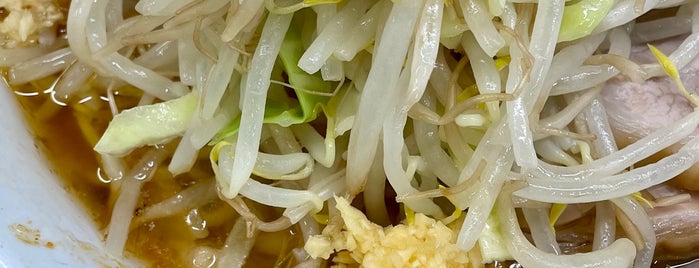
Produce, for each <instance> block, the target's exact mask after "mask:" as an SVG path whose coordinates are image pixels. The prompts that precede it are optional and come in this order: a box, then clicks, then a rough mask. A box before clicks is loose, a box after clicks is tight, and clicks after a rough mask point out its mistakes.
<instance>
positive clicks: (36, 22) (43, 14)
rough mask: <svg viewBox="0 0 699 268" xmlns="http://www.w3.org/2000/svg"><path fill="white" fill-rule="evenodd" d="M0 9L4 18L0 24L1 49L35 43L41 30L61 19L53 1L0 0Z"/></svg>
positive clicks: (59, 11) (57, 7)
mask: <svg viewBox="0 0 699 268" xmlns="http://www.w3.org/2000/svg"><path fill="white" fill-rule="evenodd" d="M0 9H2V11H3V12H2V13H3V14H2V15H3V16H4V17H5V18H4V19H3V20H2V22H0V46H2V47H3V48H13V47H18V46H22V45H25V44H30V43H35V42H36V41H37V38H38V34H39V32H40V31H41V30H44V29H49V28H51V27H54V26H55V25H56V23H57V22H58V21H59V20H62V19H63V14H62V13H61V9H60V7H59V6H58V4H57V3H56V1H54V0H0ZM52 35H53V34H52Z"/></svg>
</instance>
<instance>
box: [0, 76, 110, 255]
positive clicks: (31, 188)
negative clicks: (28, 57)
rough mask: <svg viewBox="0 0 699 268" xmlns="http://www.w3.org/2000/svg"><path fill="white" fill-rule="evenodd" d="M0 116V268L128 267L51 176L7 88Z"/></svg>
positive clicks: (1, 86) (1, 87) (0, 87)
mask: <svg viewBox="0 0 699 268" xmlns="http://www.w3.org/2000/svg"><path fill="white" fill-rule="evenodd" d="M0 115H1V116H0V268H7V267H12V268H20V267H123V266H124V264H123V263H120V262H119V261H117V259H116V258H114V257H112V256H110V255H109V254H107V253H106V251H105V250H104V247H103V246H102V244H103V243H102V239H101V236H102V235H101V233H100V232H99V231H98V230H97V228H96V225H95V223H93V222H92V220H91V219H90V217H89V216H88V215H87V213H86V212H85V211H84V210H83V209H82V208H81V206H80V205H79V204H78V203H77V201H76V200H74V198H73V197H72V196H70V195H69V194H68V193H67V192H66V190H64V188H63V187H62V183H61V182H60V181H59V180H58V179H57V178H56V175H55V174H53V173H52V172H51V171H50V168H49V166H48V163H47V161H46V160H45V158H44V157H43V156H42V153H41V151H40V150H39V149H38V147H37V146H35V143H36V142H38V141H36V140H35V139H34V136H33V135H32V134H31V131H30V130H29V129H28V127H27V124H26V123H25V122H24V116H23V114H22V112H21V111H20V109H19V105H18V104H17V103H16V99H15V96H13V92H12V91H11V90H8V87H7V85H6V84H5V83H4V82H0Z"/></svg>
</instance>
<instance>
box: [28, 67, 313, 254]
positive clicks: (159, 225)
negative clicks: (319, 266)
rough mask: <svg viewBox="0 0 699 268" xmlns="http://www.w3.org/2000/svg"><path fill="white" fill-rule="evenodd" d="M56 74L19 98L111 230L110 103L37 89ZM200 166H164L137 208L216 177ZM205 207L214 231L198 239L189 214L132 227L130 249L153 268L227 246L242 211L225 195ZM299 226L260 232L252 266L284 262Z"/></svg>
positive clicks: (59, 166)
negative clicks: (100, 149) (103, 154)
mask: <svg viewBox="0 0 699 268" xmlns="http://www.w3.org/2000/svg"><path fill="white" fill-rule="evenodd" d="M49 81H50V80H49V79H47V80H45V81H38V82H34V83H33V84H32V85H24V86H20V87H16V88H15V90H16V91H15V92H16V93H17V94H16V96H17V100H18V102H19V103H20V106H21V107H22V110H23V111H24V116H25V119H26V121H27V122H28V124H29V126H30V128H31V129H32V130H33V132H34V135H35V137H36V144H37V146H38V147H39V148H41V149H42V151H43V153H44V155H45V156H46V159H47V160H48V162H49V163H50V164H51V170H52V171H53V172H54V173H55V174H56V175H57V177H58V178H60V179H61V180H62V183H63V185H64V188H65V189H66V190H67V191H68V192H69V193H70V194H72V195H73V196H74V197H76V198H77V200H79V203H80V204H81V205H83V206H84V208H85V210H86V211H87V212H88V214H89V215H90V216H91V217H92V218H93V219H94V221H95V223H96V226H97V228H99V229H100V230H104V229H105V228H106V227H107V225H108V224H109V218H110V215H111V206H112V205H113V201H114V199H115V196H114V195H115V194H112V190H111V189H110V185H109V184H108V183H105V182H102V181H100V179H99V177H98V167H99V162H98V158H97V154H96V153H95V152H94V151H93V150H92V147H93V146H94V143H95V142H96V139H97V138H98V137H99V135H100V134H101V133H102V132H103V131H104V129H105V128H106V126H107V124H108V120H109V119H110V118H111V114H110V112H109V109H108V108H107V107H106V102H104V101H101V100H99V98H93V99H92V100H90V101H87V102H84V103H78V102H77V101H71V102H69V104H68V106H60V105H58V104H56V103H54V102H53V101H52V100H51V98H50V95H49V94H44V93H37V92H41V91H42V89H43V88H48V87H49V85H50V84H49ZM121 98H122V99H120V100H121V103H125V104H127V105H133V104H134V103H135V101H136V99H135V98H133V99H132V100H130V99H128V98H129V97H121ZM103 106H104V107H103ZM91 107H92V108H91ZM94 107H99V109H98V111H97V112H89V111H91V109H94ZM120 108H121V109H123V108H125V107H120ZM86 111H87V112H86ZM86 114H90V116H88V117H87V119H84V118H85V117H84V118H83V119H78V116H85V115H86ZM79 120H88V124H89V125H91V126H92V127H93V128H94V129H93V130H92V131H84V130H83V129H81V127H80V122H79ZM83 123H84V122H83ZM128 162H130V161H128V159H127V163H128ZM166 163H167V161H166ZM194 169H195V172H190V173H188V174H184V175H179V176H172V175H171V174H170V173H169V172H168V171H167V164H163V165H161V167H160V169H159V170H158V171H156V174H155V176H154V177H153V179H151V180H150V181H149V182H147V183H145V184H144V187H143V190H142V192H141V197H140V199H139V202H138V208H137V211H135V212H134V213H135V215H137V214H138V213H139V209H142V208H144V207H147V206H149V205H152V204H155V203H157V202H160V201H162V200H165V199H167V198H169V197H171V196H173V195H175V194H177V193H178V192H179V191H182V190H183V189H185V188H186V187H188V186H191V185H193V184H195V183H201V182H204V181H206V180H212V179H213V172H212V171H211V167H210V164H209V163H208V160H205V161H200V162H198V163H196V165H195V167H194ZM198 211H199V214H200V215H201V218H203V219H204V220H205V221H206V222H207V226H206V228H207V230H208V232H209V234H208V236H207V237H205V238H201V239H198V238H196V237H195V236H194V235H193V234H192V232H191V230H190V229H189V228H190V227H189V226H188V225H187V223H186V222H185V217H186V213H181V214H177V215H172V216H169V217H166V218H161V219H157V220H153V221H149V222H145V223H143V224H140V225H138V226H132V230H131V232H130V233H129V238H128V240H127V244H126V247H125V248H126V251H127V255H132V256H135V257H136V258H138V259H141V260H143V261H144V262H146V263H147V264H148V266H149V267H191V266H190V265H188V264H187V263H188V262H191V256H192V250H193V249H194V248H195V247H198V246H206V247H210V248H214V249H218V248H221V247H222V246H223V245H224V242H225V240H226V236H227V235H228V232H229V231H230V229H231V228H232V227H233V224H234V222H235V220H236V219H237V214H236V212H235V211H234V210H233V209H232V208H231V207H230V206H228V205H227V204H226V203H225V202H223V201H220V200H216V201H212V202H210V203H209V204H207V205H204V206H202V207H200V208H198ZM279 213H280V212H279V211H264V214H268V215H264V216H269V217H274V216H278V215H279ZM298 233H299V231H298V230H297V229H290V230H286V231H281V232H276V233H262V232H261V233H259V234H258V238H257V241H256V244H255V246H254V248H253V252H252V253H251V255H250V256H249V257H248V265H246V267H272V266H275V265H277V264H280V263H278V262H281V261H280V260H281V258H283V257H291V256H289V255H288V254H290V250H291V249H292V248H294V247H298V246H299V245H300V243H301V241H300V240H301V239H300V236H299V235H297V234H298ZM279 256H281V257H279ZM281 264H285V265H283V266H280V267H287V266H289V265H291V264H293V258H286V259H285V261H283V262H282V263H281Z"/></svg>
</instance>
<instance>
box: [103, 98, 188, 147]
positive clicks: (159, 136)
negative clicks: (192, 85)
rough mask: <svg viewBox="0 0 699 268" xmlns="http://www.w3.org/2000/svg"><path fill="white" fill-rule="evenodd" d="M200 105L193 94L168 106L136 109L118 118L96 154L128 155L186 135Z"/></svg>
mask: <svg viewBox="0 0 699 268" xmlns="http://www.w3.org/2000/svg"><path fill="white" fill-rule="evenodd" d="M197 102H198V97H197V95H196V94H195V93H189V94H187V95H184V96H182V97H179V98H177V99H173V100H169V101H166V102H161V103H156V104H151V105H144V106H138V107H134V108H131V109H128V110H124V111H122V112H121V113H120V114H118V115H116V116H114V119H112V121H111V122H109V126H108V127H107V130H106V131H105V132H104V134H103V135H102V138H100V140H99V141H98V142H97V145H95V148H94V149H95V151H97V152H99V153H102V154H110V155H124V154H126V153H128V152H129V151H131V150H133V149H134V148H137V147H141V146H143V145H152V144H157V143H162V142H163V141H165V140H167V139H170V138H173V137H175V136H178V135H181V134H182V133H184V131H185V129H186V128H187V124H188V123H189V120H190V118H191V117H192V115H193V114H194V110H195V109H196V106H197Z"/></svg>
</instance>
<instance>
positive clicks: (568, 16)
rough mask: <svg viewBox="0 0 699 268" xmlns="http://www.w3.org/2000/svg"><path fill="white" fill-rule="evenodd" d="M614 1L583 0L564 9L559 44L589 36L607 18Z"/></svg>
mask: <svg viewBox="0 0 699 268" xmlns="http://www.w3.org/2000/svg"><path fill="white" fill-rule="evenodd" d="M613 5H614V0H581V1H578V2H573V4H570V5H566V7H565V8H564V9H563V20H562V21H561V28H560V32H559V33H558V42H563V41H571V40H575V39H578V38H582V37H585V36H588V35H589V34H590V33H592V31H593V30H594V29H595V28H596V27H597V25H599V24H600V22H602V20H603V19H604V18H605V17H606V16H607V13H608V12H609V10H610V9H611V8H612V6H613Z"/></svg>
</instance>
